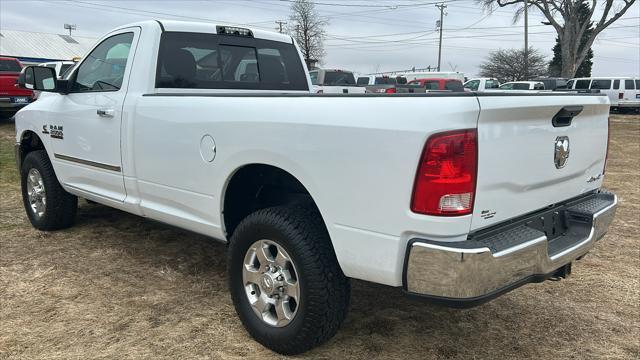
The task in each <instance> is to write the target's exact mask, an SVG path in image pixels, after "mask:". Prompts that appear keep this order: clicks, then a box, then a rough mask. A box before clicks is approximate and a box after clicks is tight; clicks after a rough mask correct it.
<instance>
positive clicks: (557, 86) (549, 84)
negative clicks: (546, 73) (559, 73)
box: [531, 78, 567, 90]
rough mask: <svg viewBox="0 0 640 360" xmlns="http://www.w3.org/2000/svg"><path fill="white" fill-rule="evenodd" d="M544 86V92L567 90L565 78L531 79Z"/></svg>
mask: <svg viewBox="0 0 640 360" xmlns="http://www.w3.org/2000/svg"><path fill="white" fill-rule="evenodd" d="M531 81H537V82H541V83H543V84H544V89H545V90H561V89H566V88H567V79H565V78H537V79H531Z"/></svg>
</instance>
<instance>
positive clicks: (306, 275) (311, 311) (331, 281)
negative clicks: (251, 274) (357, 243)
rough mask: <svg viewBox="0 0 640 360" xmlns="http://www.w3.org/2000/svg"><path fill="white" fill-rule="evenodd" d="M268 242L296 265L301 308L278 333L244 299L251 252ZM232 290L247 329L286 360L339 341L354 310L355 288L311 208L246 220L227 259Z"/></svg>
mask: <svg viewBox="0 0 640 360" xmlns="http://www.w3.org/2000/svg"><path fill="white" fill-rule="evenodd" d="M261 239H269V240H271V241H274V242H276V243H277V244H278V245H280V246H282V247H283V248H284V249H285V251H286V252H287V253H288V254H289V255H290V257H291V259H292V261H293V262H294V263H295V266H296V271H297V273H298V274H297V277H298V279H299V283H300V299H301V301H300V304H299V305H298V306H299V307H298V309H297V313H296V315H295V316H294V318H293V319H292V320H291V322H290V323H289V324H287V325H286V326H284V327H274V326H270V325H269V324H267V323H265V322H263V320H262V319H260V318H259V317H258V316H256V314H255V313H254V312H253V310H252V308H251V305H250V303H249V300H248V298H247V295H246V293H245V289H244V284H243V278H242V269H243V266H244V265H243V264H244V257H245V254H246V252H247V250H248V249H249V247H250V246H251V245H252V244H253V243H254V242H255V241H258V240H261ZM227 271H228V274H229V288H230V291H231V296H232V299H233V302H234V306H235V308H236V312H237V313H238V316H239V317H240V320H241V321H242V323H243V325H244V327H245V328H246V329H247V331H248V332H249V334H250V335H251V336H252V337H253V338H254V339H255V340H256V341H258V342H259V343H261V344H262V345H264V346H266V347H267V348H269V349H271V350H273V351H275V352H278V353H280V354H284V355H294V354H299V353H302V352H305V351H307V350H310V349H312V348H314V347H316V346H318V345H320V344H322V343H324V342H326V341H327V340H329V339H330V338H331V337H333V336H334V335H335V333H336V332H337V331H338V329H339V328H340V325H341V324H342V322H343V321H344V319H345V317H346V315H347V312H348V309H349V296H350V292H351V286H350V282H349V279H348V278H347V277H345V276H344V274H343V273H342V270H341V269H340V266H339V265H338V260H337V259H336V255H335V253H334V251H333V247H332V246H331V242H330V239H329V235H328V233H327V230H326V228H325V226H324V223H323V221H322V218H321V216H320V214H319V213H318V212H317V211H316V210H314V209H313V208H310V207H301V206H282V207H273V208H267V209H262V210H259V211H256V212H254V213H253V214H251V215H249V216H247V217H246V218H245V219H244V220H242V221H241V222H240V224H239V225H238V227H237V228H236V230H235V232H234V233H233V236H232V238H231V242H230V245H229V252H228V258H227Z"/></svg>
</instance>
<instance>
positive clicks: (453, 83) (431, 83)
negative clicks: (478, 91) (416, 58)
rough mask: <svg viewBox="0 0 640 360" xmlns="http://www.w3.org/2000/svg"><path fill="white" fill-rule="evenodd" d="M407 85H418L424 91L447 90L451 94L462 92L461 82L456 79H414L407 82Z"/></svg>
mask: <svg viewBox="0 0 640 360" xmlns="http://www.w3.org/2000/svg"><path fill="white" fill-rule="evenodd" d="M409 85H419V86H420V87H421V88H426V90H448V91H453V92H463V91H464V87H463V86H462V81H460V80H457V79H443V78H428V79H415V80H411V81H409Z"/></svg>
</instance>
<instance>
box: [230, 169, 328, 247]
mask: <svg viewBox="0 0 640 360" xmlns="http://www.w3.org/2000/svg"><path fill="white" fill-rule="evenodd" d="M292 203H305V204H309V205H311V206H313V207H315V208H316V210H317V206H316V204H315V202H314V201H313V199H312V198H311V195H310V194H309V192H308V191H307V189H306V188H305V187H304V185H302V183H300V181H298V179H296V178H295V177H294V176H293V175H291V174H290V173H288V172H286V171H284V170H282V169H280V168H277V167H275V166H270V165H264V164H251V165H246V166H244V167H242V168H240V169H239V170H238V171H236V172H235V174H233V177H232V178H231V180H229V184H228V186H227V190H226V192H225V195H224V203H223V216H224V225H225V229H226V233H227V237H228V238H229V237H231V235H232V234H233V231H234V230H235V229H236V226H238V224H239V223H240V221H242V219H244V218H245V217H247V215H249V214H251V213H253V212H255V211H257V210H260V209H264V208H268V207H272V206H279V205H286V204H292Z"/></svg>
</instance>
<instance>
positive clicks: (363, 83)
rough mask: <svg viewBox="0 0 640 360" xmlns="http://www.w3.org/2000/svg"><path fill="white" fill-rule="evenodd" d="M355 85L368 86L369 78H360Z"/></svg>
mask: <svg viewBox="0 0 640 360" xmlns="http://www.w3.org/2000/svg"><path fill="white" fill-rule="evenodd" d="M356 84H358V85H360V86H363V85H369V78H368V77H364V76H361V77H359V78H358V81H356Z"/></svg>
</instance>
